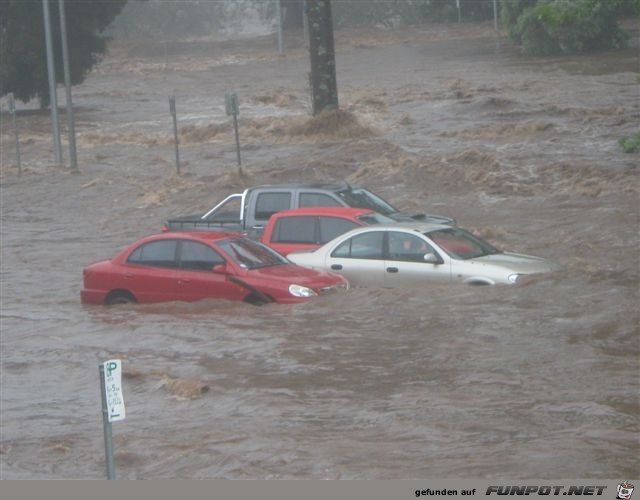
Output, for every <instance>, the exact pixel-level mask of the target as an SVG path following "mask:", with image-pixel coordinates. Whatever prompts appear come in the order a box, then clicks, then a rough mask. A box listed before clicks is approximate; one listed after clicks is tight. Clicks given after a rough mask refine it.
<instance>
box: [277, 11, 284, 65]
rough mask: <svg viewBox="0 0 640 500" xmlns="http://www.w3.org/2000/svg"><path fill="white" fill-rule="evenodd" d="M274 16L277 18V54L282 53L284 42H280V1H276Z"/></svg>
mask: <svg viewBox="0 0 640 500" xmlns="http://www.w3.org/2000/svg"><path fill="white" fill-rule="evenodd" d="M276 16H277V17H278V54H282V53H284V41H283V40H282V10H281V8H280V0H276Z"/></svg>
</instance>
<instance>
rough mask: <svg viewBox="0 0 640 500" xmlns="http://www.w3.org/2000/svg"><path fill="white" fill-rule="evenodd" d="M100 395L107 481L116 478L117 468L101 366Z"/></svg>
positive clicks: (101, 367) (101, 366) (102, 367)
mask: <svg viewBox="0 0 640 500" xmlns="http://www.w3.org/2000/svg"><path fill="white" fill-rule="evenodd" d="M99 373H100V395H101V396H102V397H101V398H100V399H102V428H103V430H104V453H105V458H106V462H107V479H115V478H116V468H115V464H114V461H113V433H112V430H111V422H109V409H108V408H107V389H106V387H105V383H104V365H103V364H102V363H101V364H100V366H99Z"/></svg>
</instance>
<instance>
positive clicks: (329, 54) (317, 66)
mask: <svg viewBox="0 0 640 500" xmlns="http://www.w3.org/2000/svg"><path fill="white" fill-rule="evenodd" d="M307 20H308V25H309V57H310V60H311V93H312V96H311V98H312V101H313V114H314V115H317V114H318V113H320V112H321V111H322V110H323V109H327V108H329V109H336V108H338V85H337V82H336V54H335V49H334V45H333V20H332V19H331V1H330V0H307Z"/></svg>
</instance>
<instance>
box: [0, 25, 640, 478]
mask: <svg viewBox="0 0 640 500" xmlns="http://www.w3.org/2000/svg"><path fill="white" fill-rule="evenodd" d="M634 29H635V30H636V31H634V37H636V38H635V41H636V42H637V36H638V31H637V29H638V27H637V26H635V27H634ZM336 46H337V51H338V56H337V71H338V82H339V90H340V102H341V107H342V109H343V110H344V111H346V112H347V114H346V117H347V118H348V119H344V120H342V121H339V122H338V123H334V124H333V125H330V126H326V125H327V124H326V123H324V124H323V123H322V122H319V123H316V122H313V123H311V124H310V123H309V122H308V120H309V99H308V91H307V85H306V83H305V82H306V77H307V73H308V60H307V58H306V56H305V54H304V51H303V49H302V48H301V47H302V41H301V39H299V38H295V36H293V35H292V36H291V38H290V39H288V40H287V47H297V48H296V49H295V50H291V51H290V52H289V53H288V54H287V55H286V56H285V57H278V56H277V55H276V54H275V39H274V38H273V37H269V38H263V39H255V40H247V41H243V42H233V43H216V42H207V41H200V42H198V43H196V42H192V43H186V42H185V43H175V44H168V46H167V55H166V57H165V55H164V51H163V50H162V47H158V46H154V44H152V43H148V42H143V41H140V42H136V43H132V42H131V43H127V44H125V43H115V44H114V45H113V47H112V50H111V53H110V55H109V56H108V57H107V58H106V59H105V60H104V61H103V62H102V63H101V65H100V66H98V67H97V68H96V69H95V70H94V71H93V72H92V73H91V75H90V76H89V77H88V79H87V80H86V82H85V83H83V84H82V85H80V86H78V87H76V88H74V103H76V104H77V106H78V110H77V116H76V120H77V125H76V127H77V132H78V147H79V151H78V157H79V164H80V169H81V174H80V175H73V174H70V173H69V172H68V170H67V169H66V168H61V167H56V166H54V165H53V161H52V157H53V155H52V147H51V140H50V133H49V126H50V122H49V116H48V114H46V113H41V112H39V111H36V110H34V109H30V108H29V109H26V108H25V109H22V110H21V112H20V113H19V114H18V126H19V128H20V134H21V140H22V160H23V171H24V172H23V175H22V176H21V177H18V175H17V169H16V164H15V160H14V158H15V157H14V149H13V135H12V130H11V128H10V123H11V122H10V120H9V117H8V116H7V115H6V114H3V115H2V130H1V132H2V150H1V152H2V167H1V185H0V194H1V195H2V198H1V200H2V227H1V237H2V268H1V271H2V273H1V276H0V279H1V286H2V288H1V291H2V311H1V312H2V338H1V343H2V345H1V348H2V359H1V375H2V382H1V389H2V391H1V412H2V418H1V441H0V465H1V476H2V478H3V479H26V478H35V479H53V478H78V479H80V478H82V479H84V478H103V477H104V470H105V469H104V451H103V450H104V449H103V436H102V421H101V413H100V400H99V383H98V363H100V362H102V361H105V360H107V359H110V358H120V359H122V360H123V367H124V380H123V384H124V396H125V401H126V405H127V419H126V420H125V421H124V422H120V423H117V424H115V425H114V428H113V431H114V440H115V463H116V470H117V475H118V477H119V478H122V479H151V478H229V479H236V478H255V479H272V478H282V479H312V478H313V479H320V478H326V479H336V478H341V479H401V478H402V479H411V478H414V479H415V478H435V477H464V478H498V477H511V478H567V477H569V478H570V477H578V478H579V477H604V478H611V477H617V478H622V479H625V478H627V477H633V476H634V475H635V476H636V477H637V475H638V472H639V470H640V445H639V440H638V436H639V433H638V431H639V427H640V426H639V422H638V414H639V412H638V409H639V401H638V394H639V378H640V377H639V374H640V370H639V368H640V364H639V357H638V354H639V347H638V346H639V345H640V344H639V342H638V333H639V328H638V327H639V313H638V311H639V308H638V303H639V301H638V299H639V296H638V295H639V283H640V281H639V274H640V269H639V265H638V262H639V260H638V259H639V257H640V246H639V241H638V240H639V231H638V229H639V218H640V214H639V195H638V189H639V185H638V159H639V157H638V155H637V154H635V155H630V154H625V153H623V152H622V151H621V149H620V147H619V145H618V139H619V138H620V137H625V136H629V135H631V134H633V133H635V132H637V131H638V126H639V122H640V104H639V99H638V98H639V82H638V72H639V70H640V68H639V67H638V50H637V48H631V49H627V50H623V51H616V52H605V53H598V54H589V55H575V56H570V55H565V56H561V57H553V58H524V57H521V56H519V55H518V53H517V50H516V49H515V48H514V47H512V46H511V45H510V43H509V42H508V41H507V39H506V38H504V37H499V38H497V37H494V36H493V34H492V31H491V27H490V26H488V25H478V26H468V27H466V28H465V27H463V28H458V27H454V28H446V27H435V28H432V27H422V28H412V29H407V30H402V32H401V33H400V32H393V31H391V32H375V31H371V32H364V31H362V32H348V31H342V32H340V33H338V36H337V42H336ZM203 47H204V48H203ZM636 47H637V45H636ZM231 90H233V91H236V92H237V93H238V95H239V99H240V105H241V114H240V138H241V141H242V144H243V169H242V171H241V172H240V171H239V170H238V168H237V167H236V166H235V149H234V143H233V136H232V129H231V125H230V123H229V122H228V120H227V117H226V116H225V114H224V93H225V92H228V91H231ZM174 93H175V95H176V100H177V109H178V118H179V126H180V129H181V158H182V160H183V174H182V175H180V176H178V175H176V174H175V168H174V165H173V146H172V142H171V141H172V129H171V117H170V115H169V113H168V102H167V97H168V96H169V95H170V94H174ZM61 121H62V122H63V126H64V123H66V121H65V120H64V115H63V116H62V118H61ZM64 155H65V158H66V156H67V151H66V149H65V151H64ZM341 180H346V181H348V182H351V183H360V184H364V185H366V186H368V187H369V188H371V189H372V190H374V191H376V192H379V193H380V194H381V195H382V196H384V197H385V198H387V199H388V200H389V201H391V202H393V203H394V204H396V205H398V206H399V207H402V208H405V209H407V210H428V211H430V212H433V213H441V214H444V215H449V216H453V217H455V218H456V219H457V220H458V223H459V225H460V226H462V227H465V228H469V229H471V230H473V231H476V232H478V234H481V235H483V236H485V237H486V238H487V239H488V240H489V241H491V242H493V243H494V244H495V245H497V246H499V247H501V248H504V249H508V250H514V251H518V252H524V253H530V254H533V255H540V256H543V257H547V258H549V259H551V260H554V261H556V262H558V263H559V264H560V265H561V266H562V271H561V272H558V273H557V274H554V275H550V276H543V277H539V278H535V279H531V280H529V281H528V282H526V283H525V284H522V285H518V286H514V287H499V286H496V287H465V286H462V285H452V286H443V285H432V284H429V283H425V284H424V286H423V287H421V288H419V289H415V290H403V289H400V290H386V289H353V290H351V291H349V292H348V293H347V294H346V295H343V296H339V297H338V296H333V297H322V298H318V299H316V300H313V301H311V302H308V303H305V304H302V305H296V306H280V305H273V306H267V307H253V306H249V305H246V304H239V303H230V302H225V301H204V302H200V303H195V304H184V303H169V304H162V305H150V306H139V307H117V308H103V307H84V306H82V305H81V304H80V301H79V291H80V288H81V284H82V268H83V267H84V266H85V265H87V264H89V263H91V262H94V261H96V260H101V259H104V258H109V257H112V256H113V255H115V253H116V252H117V251H118V250H119V249H121V248H123V247H124V246H126V245H128V244H129V243H131V242H133V241H134V240H135V239H137V238H139V237H142V236H144V235H147V234H149V233H152V232H155V231H158V230H159V229H160V228H161V226H162V223H163V221H164V219H165V218H167V217H168V216H170V215H177V214H180V213H189V212H193V211H204V210H205V209H208V208H209V207H210V206H212V205H213V204H214V202H216V201H217V200H220V199H222V198H223V197H224V196H226V195H227V194H230V193H232V192H235V191H238V190H240V189H243V188H244V187H245V186H250V185H253V184H256V183H264V182H283V181H341Z"/></svg>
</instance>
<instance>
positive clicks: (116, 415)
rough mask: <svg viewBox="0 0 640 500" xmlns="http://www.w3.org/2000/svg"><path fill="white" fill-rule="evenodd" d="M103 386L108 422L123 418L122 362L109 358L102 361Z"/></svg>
mask: <svg viewBox="0 0 640 500" xmlns="http://www.w3.org/2000/svg"><path fill="white" fill-rule="evenodd" d="M103 365H104V388H105V399H106V404H107V416H108V419H109V422H119V421H120V420H124V417H125V410H124V397H123V396H122V362H121V361H120V360H119V359H110V360H109V361H105V362H104V364H103Z"/></svg>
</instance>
